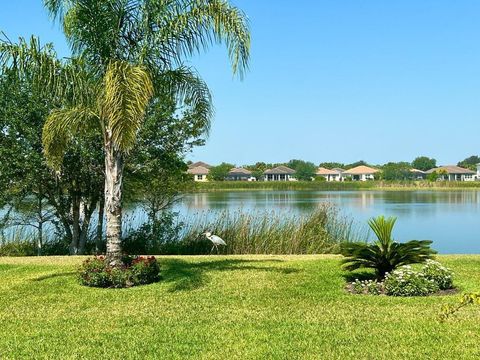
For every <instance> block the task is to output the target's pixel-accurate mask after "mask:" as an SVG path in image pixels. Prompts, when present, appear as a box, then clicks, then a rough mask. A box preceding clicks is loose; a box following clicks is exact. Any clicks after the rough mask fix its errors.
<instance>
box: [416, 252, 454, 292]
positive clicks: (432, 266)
mask: <svg viewBox="0 0 480 360" xmlns="http://www.w3.org/2000/svg"><path fill="white" fill-rule="evenodd" d="M421 273H422V274H423V275H424V276H425V278H426V279H428V280H431V281H433V282H435V284H437V285H438V287H439V289H440V290H447V289H451V288H452V287H453V272H452V270H450V269H449V268H447V267H445V266H443V265H442V264H440V263H439V262H438V261H434V260H430V259H429V260H427V261H426V262H425V265H424V266H423V267H422V270H421Z"/></svg>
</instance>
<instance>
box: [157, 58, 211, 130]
mask: <svg viewBox="0 0 480 360" xmlns="http://www.w3.org/2000/svg"><path fill="white" fill-rule="evenodd" d="M154 86H155V89H157V96H158V98H159V99H163V98H167V97H172V98H174V99H175V100H176V102H177V106H178V107H179V108H183V107H188V108H189V109H190V110H191V115H192V117H193V118H194V123H195V126H196V127H197V128H199V129H202V131H203V132H204V133H208V131H209V130H210V122H211V119H212V117H213V114H214V109H213V104H212V95H211V93H210V90H209V88H208V86H207V84H206V83H205V82H204V81H203V80H202V79H201V78H200V76H198V74H197V73H196V72H195V71H194V70H193V69H191V68H188V67H180V68H178V69H175V70H170V71H165V72H162V73H160V74H158V75H157V76H155V77H154ZM199 135H200V134H199Z"/></svg>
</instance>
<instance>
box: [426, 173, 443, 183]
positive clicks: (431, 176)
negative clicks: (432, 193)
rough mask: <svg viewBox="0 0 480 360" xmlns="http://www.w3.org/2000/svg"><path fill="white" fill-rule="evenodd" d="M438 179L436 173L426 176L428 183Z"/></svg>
mask: <svg viewBox="0 0 480 360" xmlns="http://www.w3.org/2000/svg"><path fill="white" fill-rule="evenodd" d="M439 178H440V176H439V175H438V172H437V171H434V172H431V173H430V174H428V175H427V180H428V181H430V182H435V181H437V180H438V179H439Z"/></svg>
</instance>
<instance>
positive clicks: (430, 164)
mask: <svg viewBox="0 0 480 360" xmlns="http://www.w3.org/2000/svg"><path fill="white" fill-rule="evenodd" d="M412 167H413V168H414V169H418V170H422V171H427V170H430V169H433V168H435V167H437V160H435V159H433V158H429V157H427V156H419V157H417V158H416V159H415V160H413V162H412Z"/></svg>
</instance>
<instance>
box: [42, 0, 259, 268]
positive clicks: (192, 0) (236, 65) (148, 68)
mask: <svg viewBox="0 0 480 360" xmlns="http://www.w3.org/2000/svg"><path fill="white" fill-rule="evenodd" d="M44 4H45V6H46V8H47V10H48V11H49V12H50V14H51V15H52V17H54V18H56V19H59V21H60V22H61V24H62V25H63V29H64V32H65V35H66V36H67V39H68V41H69V42H70V44H71V47H72V50H73V53H74V55H75V56H78V57H80V58H81V59H84V60H85V62H86V64H88V68H89V73H90V74H92V75H93V79H94V80H93V81H92V83H93V84H95V85H94V86H92V87H91V88H92V89H93V90H92V91H91V93H90V95H91V96H84V95H82V96H79V99H78V101H76V102H74V103H73V104H71V106H68V107H63V108H60V109H58V110H56V111H54V112H52V114H51V115H50V117H49V118H48V120H47V121H46V123H45V127H44V136H43V143H44V148H45V155H46V156H47V158H48V159H49V161H50V162H51V163H52V164H53V165H54V164H55V163H58V162H59V161H61V158H62V154H63V153H64V151H65V149H66V147H67V145H68V142H69V141H71V140H72V139H74V138H75V136H77V135H78V133H79V132H81V131H82V130H84V129H85V128H90V127H92V126H95V125H96V126H98V128H100V130H101V132H102V135H103V145H104V151H105V213H106V220H107V222H106V233H107V234H106V235H107V259H108V261H110V262H111V263H116V262H118V261H119V259H120V257H121V234H122V233H121V226H122V205H121V200H122V175H123V167H124V157H125V156H126V155H127V154H128V152H129V151H130V150H131V149H132V148H133V147H134V145H135V140H136V135H137V133H138V131H139V129H140V128H141V126H142V121H143V119H144V116H145V112H146V110H147V107H148V106H149V105H150V104H152V103H155V102H157V101H162V99H164V98H165V97H166V96H174V97H175V98H176V100H177V102H178V104H179V106H188V107H190V108H191V109H192V111H193V112H194V114H195V116H196V117H197V118H198V119H201V121H203V122H204V124H205V125H206V126H205V127H206V128H208V124H209V122H210V119H211V116H212V113H213V111H212V106H211V97H210V93H209V91H208V88H207V86H206V85H205V83H204V82H203V81H202V80H201V79H200V78H199V77H198V75H197V74H196V73H195V71H194V70H193V69H192V68H189V67H186V66H184V61H185V58H187V57H189V56H192V55H194V54H196V53H199V52H200V51H202V50H206V49H207V48H208V47H209V46H210V45H211V44H213V43H224V44H225V45H226V46H227V49H228V54H229V57H230V60H231V63H232V70H233V73H239V74H240V76H242V75H243V73H244V71H245V70H246V69H247V64H248V59H249V52H250V34H249V30H248V25H247V20H246V17H245V15H244V14H243V13H242V12H241V11H240V10H239V9H237V8H236V7H233V6H231V5H230V4H229V3H228V2H227V1H225V0H44Z"/></svg>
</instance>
